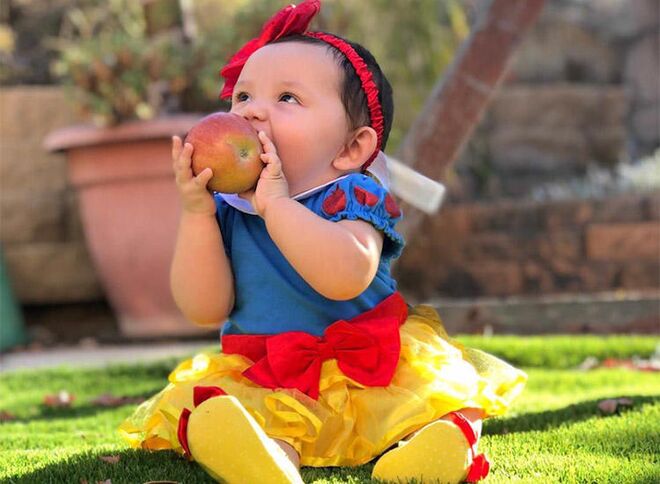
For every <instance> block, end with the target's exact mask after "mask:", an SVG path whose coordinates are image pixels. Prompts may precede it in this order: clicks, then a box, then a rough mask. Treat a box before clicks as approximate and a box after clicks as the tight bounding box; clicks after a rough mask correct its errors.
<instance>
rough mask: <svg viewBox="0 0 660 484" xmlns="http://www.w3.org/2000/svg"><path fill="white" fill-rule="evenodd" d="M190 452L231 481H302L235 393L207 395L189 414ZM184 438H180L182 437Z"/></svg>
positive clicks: (212, 472)
mask: <svg viewBox="0 0 660 484" xmlns="http://www.w3.org/2000/svg"><path fill="white" fill-rule="evenodd" d="M181 432H184V434H185V437H186V438H185V441H186V447H187V449H186V450H187V451H188V452H189V453H190V455H191V456H192V458H193V459H194V460H195V461H197V463H199V465H201V466H202V467H203V468H204V470H205V471H206V472H208V473H209V474H210V475H211V476H212V477H213V478H214V479H216V480H218V481H224V482H227V483H228V484H244V483H259V484H290V483H294V484H303V481H302V479H301V478H300V474H299V472H298V469H296V466H295V465H294V464H293V463H292V462H291V460H290V459H289V458H288V457H287V455H286V453H285V452H284V450H283V449H282V448H281V447H280V446H279V445H277V444H276V443H275V442H274V441H273V440H272V439H271V438H269V437H268V436H267V435H266V433H265V432H264V431H263V430H262V429H261V427H259V425H258V424H257V422H256V421H255V420H254V419H253V418H252V417H251V416H250V414H249V413H248V412H247V411H246V410H245V408H243V406H242V405H241V404H240V402H239V401H238V400H237V399H236V398H235V397H232V396H227V395H225V396H217V397H214V398H208V399H207V400H205V401H203V402H201V403H200V404H199V405H197V406H196V407H195V409H194V410H193V411H192V412H189V414H188V416H187V428H186V426H185V425H184V426H183V429H181V427H180V434H179V435H180V436H181ZM180 438H181V437H180Z"/></svg>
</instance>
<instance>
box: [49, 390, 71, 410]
mask: <svg viewBox="0 0 660 484" xmlns="http://www.w3.org/2000/svg"><path fill="white" fill-rule="evenodd" d="M75 399H76V396H75V395H73V394H71V393H69V392H67V391H66V390H61V391H60V392H59V393H56V394H55V395H46V396H44V400H43V402H44V405H46V406H47V407H52V408H60V407H70V406H71V404H72V403H73V401H74V400H75Z"/></svg>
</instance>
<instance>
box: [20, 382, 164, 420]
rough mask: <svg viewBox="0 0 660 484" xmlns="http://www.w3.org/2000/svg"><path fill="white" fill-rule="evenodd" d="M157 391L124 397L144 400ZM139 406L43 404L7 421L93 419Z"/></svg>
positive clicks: (130, 403)
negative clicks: (105, 413)
mask: <svg viewBox="0 0 660 484" xmlns="http://www.w3.org/2000/svg"><path fill="white" fill-rule="evenodd" d="M157 391H158V390H156V391H150V392H143V393H141V394H139V395H126V396H127V397H129V398H134V399H141V400H146V399H147V398H150V397H151V396H153V395H154V394H155V393H157ZM138 405H139V403H132V402H127V403H124V404H122V405H116V406H114V405H113V406H103V405H96V404H92V403H86V404H83V405H75V406H73V407H49V406H46V405H44V404H40V405H38V406H35V407H34V408H36V411H37V413H36V414H33V415H29V416H26V417H16V418H14V419H12V420H10V421H9V423H15V422H18V423H32V422H38V421H40V420H55V419H57V420H65V419H77V418H85V417H93V416H95V415H98V414H100V413H104V412H108V411H113V410H115V409H117V408H121V407H132V408H136V407H137V406H138Z"/></svg>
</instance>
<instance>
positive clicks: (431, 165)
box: [398, 0, 545, 238]
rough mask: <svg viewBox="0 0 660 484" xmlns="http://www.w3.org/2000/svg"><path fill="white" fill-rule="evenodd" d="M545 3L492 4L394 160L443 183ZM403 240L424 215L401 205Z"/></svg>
mask: <svg viewBox="0 0 660 484" xmlns="http://www.w3.org/2000/svg"><path fill="white" fill-rule="evenodd" d="M544 3H545V0H492V1H491V2H490V4H489V5H488V6H487V8H486V9H485V10H484V12H483V13H482V15H481V17H480V18H479V19H478V20H477V22H476V24H475V26H474V28H473V30H472V32H471V33H470V36H469V37H468V39H467V40H466V41H465V43H464V44H463V45H462V47H461V49H460V50H459V52H458V53H457V55H456V58H455V60H454V62H453V63H452V65H451V66H450V67H449V69H448V71H447V73H446V74H445V75H444V76H443V77H442V79H440V81H439V82H438V84H437V85H436V86H435V88H434V89H433V91H432V93H431V95H430V97H429V99H428V100H427V102H426V103H425V108H424V110H423V111H422V113H421V114H420V115H419V116H418V117H417V119H416V120H415V122H414V123H413V125H412V127H411V128H410V130H409V131H408V133H407V135H406V137H405V138H404V140H403V142H402V144H401V148H400V150H399V153H398V157H399V158H400V159H401V160H403V161H404V163H406V164H407V165H409V166H414V167H415V169H416V170H417V171H419V172H421V173H423V174H424V175H426V176H428V177H429V178H433V179H435V180H441V181H444V180H445V172H446V169H447V167H448V166H449V165H450V164H451V163H453V162H454V161H455V160H456V159H457V158H458V156H459V154H460V152H461V150H462V148H463V146H464V145H465V143H466V142H467V140H468V139H469V138H470V135H471V134H472V131H473V130H474V128H475V127H476V125H477V124H478V123H479V121H480V120H481V118H482V116H483V113H484V112H485V110H486V107H487V106H488V104H489V102H490V99H491V97H492V96H493V93H494V92H495V91H496V90H497V87H498V85H499V83H500V81H501V80H502V79H503V78H504V75H505V74H506V71H507V68H508V64H509V60H510V59H511V57H512V54H513V52H514V50H515V48H516V47H517V46H518V44H519V43H520V42H521V40H522V39H523V38H524V36H525V34H526V33H527V31H528V30H529V28H530V27H531V26H532V25H533V24H534V23H535V21H536V19H537V17H538V15H539V14H540V12H541V9H542V8H543V5H544ZM402 208H403V211H404V213H405V216H404V219H403V220H402V221H401V223H400V225H399V227H398V228H399V230H400V231H401V232H402V234H403V235H404V237H408V238H410V237H412V236H414V232H415V230H416V229H417V227H418V226H419V225H420V223H421V222H422V221H423V219H424V214H423V213H422V212H420V211H418V210H416V209H415V208H414V207H412V206H410V205H408V204H406V203H402Z"/></svg>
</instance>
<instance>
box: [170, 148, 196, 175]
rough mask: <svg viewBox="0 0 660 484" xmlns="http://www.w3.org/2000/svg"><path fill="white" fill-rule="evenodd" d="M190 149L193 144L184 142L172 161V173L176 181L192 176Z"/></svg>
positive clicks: (191, 149)
mask: <svg viewBox="0 0 660 484" xmlns="http://www.w3.org/2000/svg"><path fill="white" fill-rule="evenodd" d="M192 151H193V146H192V145H191V144H190V143H186V144H185V145H184V146H183V149H182V150H181V152H180V153H179V156H178V157H177V159H176V160H175V161H174V173H175V175H176V178H177V181H180V182H183V181H188V180H190V179H191V178H192V176H193V173H192V158H191V155H192Z"/></svg>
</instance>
